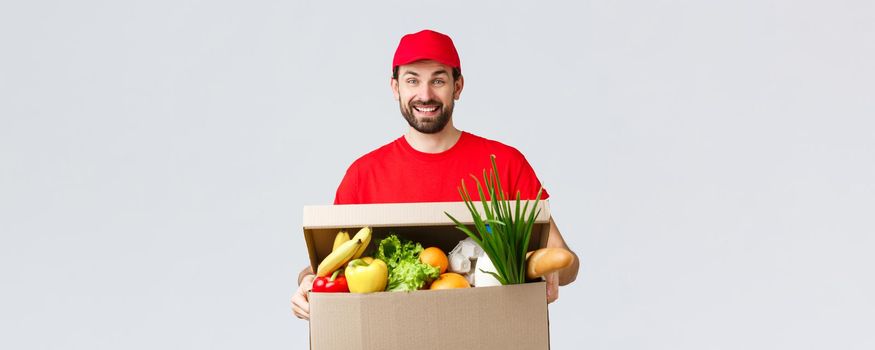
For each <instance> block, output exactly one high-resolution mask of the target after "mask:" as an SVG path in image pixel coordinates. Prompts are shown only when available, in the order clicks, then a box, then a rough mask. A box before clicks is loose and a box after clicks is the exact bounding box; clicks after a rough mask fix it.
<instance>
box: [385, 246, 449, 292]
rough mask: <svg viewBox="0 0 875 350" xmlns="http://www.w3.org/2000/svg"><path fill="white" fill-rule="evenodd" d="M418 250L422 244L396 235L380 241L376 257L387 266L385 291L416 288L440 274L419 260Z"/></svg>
mask: <svg viewBox="0 0 875 350" xmlns="http://www.w3.org/2000/svg"><path fill="white" fill-rule="evenodd" d="M420 252H422V245H420V244H419V243H414V242H411V241H408V240H404V241H402V240H401V239H400V238H398V236H396V235H390V236H389V237H386V238H385V239H383V240H381V241H380V244H379V247H378V248H377V256H376V258H377V259H380V260H383V261H385V262H386V266H387V267H389V284H388V286H387V287H386V290H387V291H390V292H401V291H412V290H417V289H420V288H422V286H424V285H425V284H426V283H427V282H430V281H431V280H434V279H435V278H438V276H440V273H441V271H440V269H438V268H437V267H434V266H431V265H428V264H423V263H421V262H420V261H419V253H420Z"/></svg>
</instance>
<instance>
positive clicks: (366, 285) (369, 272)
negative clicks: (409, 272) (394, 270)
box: [344, 257, 389, 293]
mask: <svg viewBox="0 0 875 350" xmlns="http://www.w3.org/2000/svg"><path fill="white" fill-rule="evenodd" d="M344 275H346V283H347V285H349V291H350V292H351V293H373V292H382V291H384V290H386V283H387V282H388V280H389V268H388V267H387V266H386V263H385V262H384V261H383V260H380V259H374V258H372V257H366V258H361V259H355V260H353V261H350V262H349V264H347V265H346V270H345V271H344Z"/></svg>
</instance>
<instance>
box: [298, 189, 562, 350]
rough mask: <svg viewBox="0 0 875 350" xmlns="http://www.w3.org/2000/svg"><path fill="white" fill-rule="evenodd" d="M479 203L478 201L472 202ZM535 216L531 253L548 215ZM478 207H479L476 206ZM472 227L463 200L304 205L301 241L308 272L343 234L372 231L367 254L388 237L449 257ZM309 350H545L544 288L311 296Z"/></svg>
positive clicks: (544, 207)
mask: <svg viewBox="0 0 875 350" xmlns="http://www.w3.org/2000/svg"><path fill="white" fill-rule="evenodd" d="M477 205H478V206H479V203H478V204H477ZM538 208H539V209H540V210H541V211H540V214H539V215H538V216H537V217H536V219H535V225H534V228H533V230H532V238H531V244H530V250H534V249H537V248H540V247H544V246H545V245H546V241H547V234H548V232H549V220H550V210H549V205H548V203H547V202H546V201H541V202H539V204H538ZM478 209H482V208H478ZM444 212H447V213H449V214H451V215H453V217H455V218H456V219H458V220H460V221H462V222H463V223H465V224H472V219H471V214H470V212H469V211H468V209H467V207H466V206H465V204H464V203H463V202H447V203H403V204H362V205H334V206H330V205H329V206H307V207H305V208H304V220H303V228H304V239H305V241H306V243H307V249H308V251H309V256H310V264H311V266H312V267H313V270H314V271H315V270H316V267H317V266H318V265H319V263H320V262H321V261H322V259H323V258H324V257H325V256H327V255H328V254H329V253H330V252H331V249H332V246H333V243H334V237H335V235H336V234H337V232H338V231H339V230H341V229H344V230H347V231H350V232H352V233H354V232H356V231H358V229H360V228H362V227H364V226H370V227H371V228H372V229H373V238H372V239H371V243H370V247H369V248H368V250H367V251H366V252H365V255H371V252H372V251H373V250H375V246H376V243H377V242H379V240H380V239H382V238H384V237H386V236H387V235H389V234H397V235H398V236H400V237H403V238H406V239H409V240H413V241H416V242H420V243H421V244H422V246H423V247H429V246H437V247H440V248H441V249H443V250H444V251H445V252H448V251H449V250H450V249H452V248H453V247H454V246H455V245H456V244H457V243H458V242H459V241H461V240H463V239H465V238H466V237H467V236H466V235H465V233H463V232H461V231H459V230H458V229H457V228H456V227H455V224H454V223H453V222H452V221H451V220H450V219H449V218H448V217H447V216H446V214H444ZM309 299H310V323H309V326H310V349H313V350H325V349H343V350H356V349H361V350H371V349H374V350H376V349H379V350H389V349H482V350H488V349H526V350H535V349H549V347H550V334H549V325H548V316H547V301H546V284H545V283H544V282H532V283H526V284H520V285H509V286H495V287H475V288H467V289H451V290H419V291H413V292H379V293H371V294H350V293H310V294H309Z"/></svg>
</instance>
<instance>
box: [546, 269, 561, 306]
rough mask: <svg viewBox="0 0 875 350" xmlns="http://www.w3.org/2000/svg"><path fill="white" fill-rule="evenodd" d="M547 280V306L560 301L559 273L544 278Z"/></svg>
mask: <svg viewBox="0 0 875 350" xmlns="http://www.w3.org/2000/svg"><path fill="white" fill-rule="evenodd" d="M544 277H546V279H547V304H549V303H552V302H554V301H556V299H559V272H553V273H550V274H548V275H547V276H544Z"/></svg>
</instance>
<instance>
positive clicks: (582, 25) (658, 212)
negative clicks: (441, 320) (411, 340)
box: [0, 0, 875, 349]
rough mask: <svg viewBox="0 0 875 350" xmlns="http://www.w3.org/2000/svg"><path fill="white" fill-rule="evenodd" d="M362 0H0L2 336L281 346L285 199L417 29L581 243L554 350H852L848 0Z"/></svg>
mask: <svg viewBox="0 0 875 350" xmlns="http://www.w3.org/2000/svg"><path fill="white" fill-rule="evenodd" d="M362 3H364V4H359V3H347V4H342V3H338V2H321V3H317V2H270V1H247V2H242V1H241V2H228V1H210V2H203V1H127V2H108V1H76V2H63V1H27V2H25V1H17V2H12V1H4V2H3V3H2V5H0V42H2V46H0V50H2V53H0V215H2V217H0V233H2V236H0V237H2V242H0V284H2V288H0V329H2V330H3V331H2V333H3V336H2V337H0V348H3V349H156V348H158V349H243V348H252V349H293V348H294V349H300V348H305V347H306V346H307V344H308V340H307V326H306V323H305V322H302V321H299V320H297V319H295V318H294V317H292V316H291V315H290V311H289V307H288V297H289V295H290V293H291V292H292V290H293V289H294V286H295V276H296V273H297V271H298V270H299V269H300V268H301V267H302V266H303V265H304V264H305V263H306V262H307V258H306V253H305V249H304V242H303V239H302V235H301V230H300V225H301V207H302V206H304V205H306V204H328V203H330V202H331V201H332V199H333V194H334V191H335V189H336V186H337V184H338V183H339V181H340V179H341V176H342V175H343V172H344V170H345V169H346V167H347V166H348V164H349V163H350V162H352V161H353V160H354V159H355V158H357V157H358V156H360V155H362V154H363V153H365V152H367V151H369V150H371V149H374V148H376V147H378V146H380V145H382V144H384V143H387V142H389V141H390V140H392V139H394V138H396V137H398V136H399V135H401V133H403V132H404V130H405V128H406V123H405V122H404V121H403V120H402V118H401V117H400V114H399V113H398V109H397V105H396V103H395V101H393V99H392V95H391V93H390V90H389V87H388V76H389V66H390V62H391V58H392V54H393V51H394V48H395V45H396V44H397V42H398V40H399V39H400V36H401V35H402V34H404V33H409V32H413V31H417V30H420V29H422V28H433V29H436V30H439V31H443V32H445V33H448V34H450V35H451V36H453V38H454V39H455V42H456V45H457V47H458V49H459V51H460V54H461V58H462V65H463V71H464V73H465V76H466V82H467V85H466V87H465V91H464V93H463V94H462V100H461V101H459V102H458V104H457V108H456V114H455V118H456V123H457V126H459V127H460V128H461V129H463V130H468V131H471V132H474V133H477V134H480V135H482V136H485V137H489V138H493V139H497V140H500V141H503V142H505V143H508V144H511V145H513V146H515V147H517V148H519V149H520V150H521V151H522V152H523V153H524V154H526V156H527V157H528V159H529V160H530V162H531V163H532V164H533V166H534V168H535V170H536V171H537V173H538V175H539V177H540V178H541V179H542V181H543V182H544V183H545V185H546V186H547V187H548V188H549V190H550V191H551V193H552V208H553V211H554V215H555V218H556V220H557V222H558V224H559V226H560V228H561V229H562V232H563V233H564V235H565V236H566V239H567V240H568V243H569V244H570V246H571V247H572V248H573V249H575V250H576V251H577V252H578V254H579V255H580V256H581V257H582V259H583V265H582V266H583V267H582V270H581V273H580V276H579V278H578V281H577V282H576V283H575V284H574V285H572V286H569V287H563V288H562V289H561V292H560V300H559V301H558V302H556V303H555V304H552V305H551V306H550V317H551V330H552V332H551V339H552V343H553V345H554V346H553V347H554V348H555V349H872V348H875V335H873V333H872V332H871V331H872V329H873V328H875V327H873V326H875V302H873V298H872V295H873V294H875V281H873V273H872V266H873V265H875V258H873V257H872V255H871V253H872V251H873V248H875V244H873V243H875V242H873V241H875V238H873V233H875V222H873V215H872V213H873V212H875V180H873V179H875V161H873V160H875V122H873V116H875V102H873V101H875V98H873V92H875V68H873V67H875V65H873V64H872V62H873V61H875V39H873V38H875V5H873V2H872V1H789V0H787V1H762V0H757V1H753V0H743V1H721V2H718V1H616V0H615V1H582V2H578V3H577V4H576V5H555V4H553V5H551V4H538V5H536V4H534V3H533V2H518V3H509V2H505V1H479V2H461V1H459V2H455V1H448V2H442V3H428V4H414V3H412V2H408V1H397V2H385V3H379V4H377V3H374V2H362ZM460 321H461V320H460ZM472 331H476V330H475V329H472Z"/></svg>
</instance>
